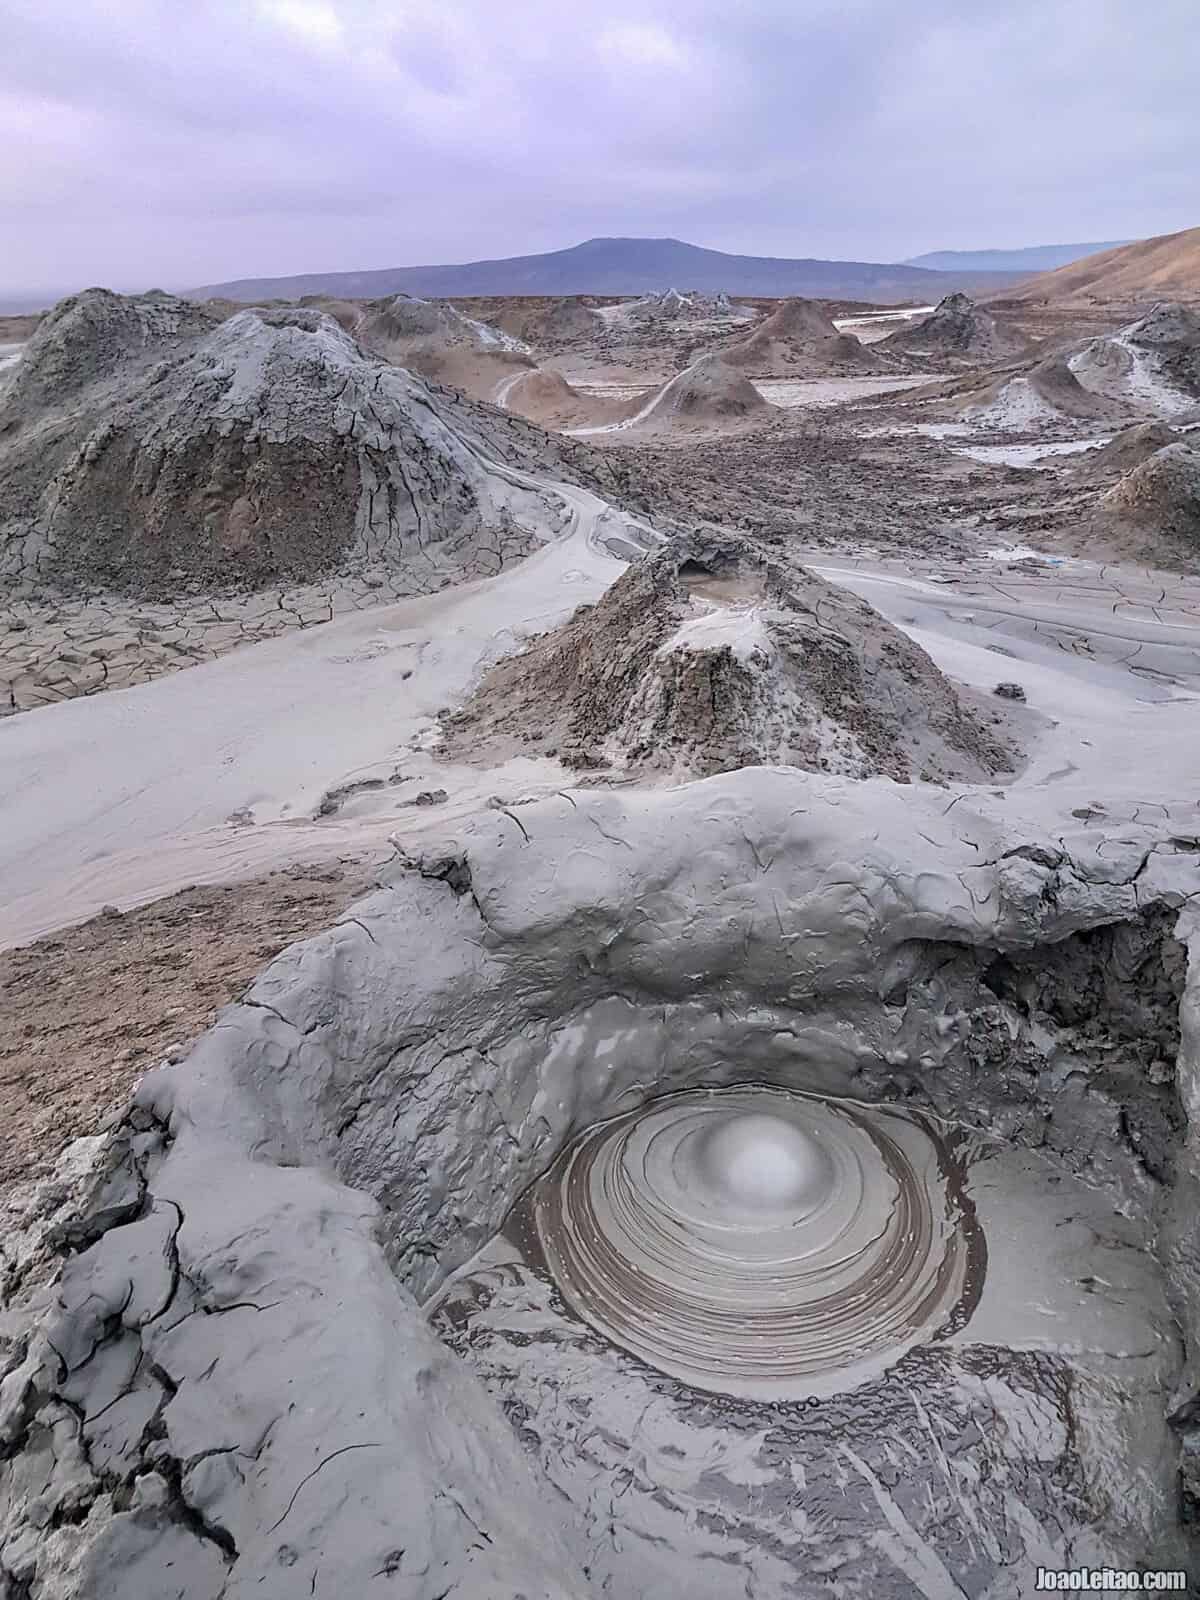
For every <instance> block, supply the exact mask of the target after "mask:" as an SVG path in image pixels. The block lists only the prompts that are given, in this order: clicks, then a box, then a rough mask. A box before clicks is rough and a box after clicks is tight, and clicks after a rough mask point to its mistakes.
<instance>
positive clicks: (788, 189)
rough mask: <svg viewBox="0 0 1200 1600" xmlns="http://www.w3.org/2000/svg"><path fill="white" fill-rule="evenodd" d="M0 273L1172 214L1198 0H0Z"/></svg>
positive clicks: (1020, 234) (401, 257) (867, 233)
mask: <svg viewBox="0 0 1200 1600" xmlns="http://www.w3.org/2000/svg"><path fill="white" fill-rule="evenodd" d="M4 12H5V16H4V21H3V24H2V32H3V47H2V48H0V137H2V138H3V149H4V152H5V155H4V160H3V162H2V164H0V298H3V297H5V296H9V297H11V296H13V295H17V294H20V293H21V292H23V291H24V292H29V293H35V292H37V291H41V290H43V289H55V290H58V289H65V288H71V287H77V286H79V285H81V284H84V283H92V282H104V283H111V284H113V285H115V286H117V287H147V286H150V285H152V284H160V285H162V286H165V287H187V286H188V285H191V284H196V283H201V282H206V281H208V282H211V281H214V280H216V279H220V278H226V277H234V276H242V275H263V274H268V273H285V272H301V271H326V270H336V269H351V268H361V267H381V266H394V265H404V264H412V263H424V262H437V261H455V260H469V259H474V258H477V257H482V256H496V255H513V254H523V253H525V252H527V251H535V250H543V249H555V248H559V247H561V246H563V245H567V244H572V243H575V242H577V241H578V240H579V239H582V238H587V237H590V236H592V235H595V234H655V235H662V234H673V235H677V236H681V237H684V238H688V239H691V240H693V241H694V242H696V243H698V244H705V245H711V246H713V247H715V248H718V249H731V250H741V251H745V252H748V253H761V254H775V255H798V256H804V255H813V256H835V257H843V258H857V259H865V260H896V259H901V258H903V257H905V256H907V255H911V254H914V253H917V252H919V251H922V250H927V249H935V248H954V247H961V248H978V247H984V246H989V245H1012V244H1025V243H1037V242H1056V241H1060V240H1074V239H1092V238H1101V239H1103V238H1119V237H1133V236H1141V235H1145V234H1150V233H1159V232H1165V231H1169V230H1171V229H1174V228H1182V227H1188V226H1192V225H1196V224H1200V186H1198V185H1197V181H1196V165H1195V153H1196V151H1197V149H1198V148H1200V96H1198V95H1197V94H1196V93H1195V85H1196V83H1197V82H1200V29H1198V28H1197V26H1196V12H1195V0H1156V3H1155V5H1154V6H1153V7H1151V8H1146V7H1145V5H1144V4H1143V3H1142V0H1006V3H1005V4H1004V5H991V6H984V5H980V4H977V3H975V0H923V4H922V5H921V6H919V7H912V8H909V7H898V6H896V5H895V4H894V0H743V4H741V5H730V4H728V0H722V3H719V4H718V3H717V0H641V3H630V4H627V5H624V6H622V4H621V0H613V3H612V4H605V5H600V4H596V3H595V0H574V3H572V4H564V3H562V0H553V3H552V0H512V3H511V4H507V5H497V4H495V0H188V3H187V4H182V5H181V4H179V0H4Z"/></svg>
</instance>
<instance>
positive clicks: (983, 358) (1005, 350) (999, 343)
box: [876, 294, 1028, 365]
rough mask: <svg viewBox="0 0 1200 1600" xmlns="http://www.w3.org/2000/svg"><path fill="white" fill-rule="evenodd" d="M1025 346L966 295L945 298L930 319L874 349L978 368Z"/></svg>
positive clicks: (890, 336)
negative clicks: (963, 363) (967, 363)
mask: <svg viewBox="0 0 1200 1600" xmlns="http://www.w3.org/2000/svg"><path fill="white" fill-rule="evenodd" d="M1027 342H1028V341H1027V340H1026V339H1025V338H1024V337H1022V335H1020V334H1019V333H1016V332H1014V331H1013V330H1011V329H1008V328H1006V327H1002V326H1001V324H1000V323H998V322H997V321H996V318H995V317H993V316H992V315H991V314H990V313H989V312H987V311H984V310H983V309H982V308H981V307H980V306H977V305H976V304H975V302H974V301H973V300H972V299H971V298H970V296H969V295H965V294H948V295H947V296H946V297H945V299H944V300H942V301H940V302H939V303H938V305H937V306H936V307H935V309H934V310H933V312H932V313H931V315H929V316H928V317H924V318H922V319H921V320H920V321H919V322H918V321H913V322H909V323H906V324H905V326H904V327H902V328H898V329H897V330H896V332H895V333H889V334H888V336H887V337H886V338H885V339H881V340H880V341H879V344H878V345H877V346H876V348H877V349H878V350H879V351H881V352H883V353H886V354H890V353H892V352H893V351H895V352H899V353H903V354H906V355H914V356H928V357H931V358H933V359H935V360H936V361H938V362H944V361H946V360H951V361H964V362H970V363H972V364H975V365H978V364H982V363H983V362H987V361H996V360H1000V359H1003V358H1004V357H1005V356H1012V355H1015V354H1017V353H1018V352H1020V351H1022V350H1024V349H1025V347H1026V345H1027Z"/></svg>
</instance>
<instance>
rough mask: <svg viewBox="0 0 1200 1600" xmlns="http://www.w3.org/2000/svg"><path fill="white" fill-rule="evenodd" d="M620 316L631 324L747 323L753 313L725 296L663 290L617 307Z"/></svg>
mask: <svg viewBox="0 0 1200 1600" xmlns="http://www.w3.org/2000/svg"><path fill="white" fill-rule="evenodd" d="M620 315H621V317H622V318H624V319H626V320H629V321H633V322H721V321H731V320H732V321H747V320H749V319H751V318H752V317H753V316H754V312H753V311H752V310H751V309H750V308H749V307H747V306H740V305H736V304H735V303H734V302H733V301H732V300H731V299H730V298H729V296H728V295H727V294H702V293H701V292H700V291H699V290H690V291H688V292H686V293H685V292H684V291H682V290H679V289H664V290H663V292H662V293H661V294H649V295H644V296H643V297H642V298H641V299H640V300H630V301H627V302H626V303H625V304H624V305H622V306H621V308H620Z"/></svg>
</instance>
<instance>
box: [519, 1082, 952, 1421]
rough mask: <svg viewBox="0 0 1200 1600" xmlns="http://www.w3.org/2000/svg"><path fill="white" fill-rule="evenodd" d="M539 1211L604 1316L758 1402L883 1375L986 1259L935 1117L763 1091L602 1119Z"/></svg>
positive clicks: (711, 1095)
mask: <svg viewBox="0 0 1200 1600" xmlns="http://www.w3.org/2000/svg"><path fill="white" fill-rule="evenodd" d="M533 1217H534V1221H535V1225H536V1229H537V1235H538V1240H539V1243H540V1245H541V1248H542V1251H543V1254H544V1256H545V1259H546V1264H547V1266H548V1268H549V1270H550V1272H551V1274H552V1275H553V1277H554V1279H555V1281H556V1283H557V1285H558V1287H559V1289H560V1290H561V1292H562V1294H563V1296H564V1297H565V1299H566V1300H567V1302H568V1303H569V1305H570V1306H571V1307H572V1309H573V1310H574V1311H575V1312H576V1313H577V1314H578V1315H579V1316H581V1317H582V1318H583V1319H584V1320H585V1321H586V1322H588V1323H590V1324H591V1326H592V1327H594V1328H595V1329H597V1330H598V1331H599V1332H601V1333H603V1334H604V1335H605V1336H606V1337H607V1338H609V1339H611V1340H612V1341H613V1342H614V1343H616V1344H618V1345H621V1346H622V1347H623V1348H624V1349H626V1350H629V1351H631V1352H632V1353H633V1354H634V1355H637V1356H639V1357H641V1358H642V1360H644V1361H647V1362H649V1363H650V1365H652V1366H654V1367H657V1368H659V1369H660V1370H661V1371H663V1372H666V1373H669V1374H671V1375H672V1376H673V1377H676V1378H680V1379H682V1380H683V1381H685V1382H687V1383H690V1384H694V1385H695V1386H696V1387H697V1388H702V1389H709V1390H715V1391H718V1392H721V1393H726V1394H731V1395H737V1396H740V1397H743V1398H747V1399H783V1398H790V1399H799V1398H804V1397H807V1396H811V1395H824V1394H830V1393H833V1392H836V1391H838V1390H843V1389H848V1388H853V1387H854V1386H855V1385H856V1384H858V1383H861V1382H863V1381H865V1380H866V1379H867V1378H869V1377H871V1376H873V1375H875V1374H877V1373H878V1372H880V1371H881V1370H883V1369H884V1368H886V1367H888V1366H890V1365H891V1364H892V1363H893V1362H895V1361H897V1360H899V1358H900V1357H901V1356H902V1355H903V1354H904V1352H905V1351H906V1350H908V1349H911V1348H912V1346H913V1345H915V1344H918V1343H920V1342H921V1341H923V1340H925V1339H928V1338H930V1337H932V1336H933V1335H934V1334H935V1333H936V1332H937V1331H938V1330H939V1329H941V1328H943V1327H944V1326H945V1325H946V1323H947V1322H948V1321H949V1320H950V1318H951V1316H952V1314H953V1313H954V1312H955V1310H956V1308H957V1307H959V1306H960V1303H961V1302H962V1301H963V1298H964V1290H965V1288H966V1285H967V1279H968V1268H969V1264H970V1263H971V1262H972V1247H973V1241H972V1237H971V1233H970V1230H969V1229H968V1228H967V1227H966V1226H964V1218H963V1216H962V1214H961V1212H960V1210H959V1206H958V1203H957V1201H956V1200H955V1198H954V1196H953V1195H952V1193H951V1192H950V1189H949V1188H948V1185H947V1178H946V1161H945V1155H944V1152H943V1151H941V1150H940V1148H939V1145H938V1143H937V1142H935V1136H934V1135H933V1134H932V1132H931V1130H929V1129H927V1128H926V1127H925V1126H924V1125H922V1124H921V1123H918V1122H917V1121H916V1120H915V1119H913V1118H912V1117H910V1116H908V1115H906V1114H905V1113H903V1112H901V1111H898V1110H893V1109H891V1108H888V1107H883V1106H868V1105H863V1104H860V1103H858V1102H856V1101H845V1100H828V1099H824V1098H822V1097H820V1096H817V1095H806V1094H796V1093H789V1092H786V1091H784V1090H779V1089H770V1088H764V1087H747V1088H736V1089H721V1090H711V1091H710V1090H699V1091H689V1092H687V1093H684V1094H677V1095H672V1096H670V1097H668V1098H666V1099H663V1100H658V1101H655V1102H653V1103H652V1104H651V1105H649V1106H646V1107H642V1108H641V1109H640V1110H638V1111H636V1112H632V1113H630V1114H628V1115H626V1116H621V1117H617V1118H615V1119H613V1120H612V1121H610V1122H605V1123H601V1124H599V1125H598V1126H597V1127H595V1128H592V1129H590V1130H588V1132H586V1133H585V1134H583V1135H582V1137H581V1138H579V1139H578V1140H577V1141H576V1142H575V1143H574V1144H573V1145H572V1146H571V1147H570V1148H569V1149H568V1150H567V1151H565V1152H564V1154H563V1155H562V1156H561V1157H560V1158H559V1160H558V1161H557V1162H556V1163H555V1165H554V1166H553V1167H552V1168H551V1170H550V1171H549V1172H548V1173H547V1174H546V1176H545V1178H543V1179H542V1181H541V1183H540V1184H539V1185H538V1187H537V1189H536V1191H535V1193H534V1196H533ZM977 1270H978V1263H977V1261H976V1263H975V1265H974V1266H973V1267H972V1276H975V1275H976V1273H977Z"/></svg>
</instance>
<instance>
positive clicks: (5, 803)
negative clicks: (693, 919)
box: [0, 485, 650, 948]
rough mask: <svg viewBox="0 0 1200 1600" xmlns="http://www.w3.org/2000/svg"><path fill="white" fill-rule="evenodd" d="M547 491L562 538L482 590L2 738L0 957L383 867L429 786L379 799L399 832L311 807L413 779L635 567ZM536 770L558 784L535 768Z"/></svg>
mask: <svg viewBox="0 0 1200 1600" xmlns="http://www.w3.org/2000/svg"><path fill="white" fill-rule="evenodd" d="M557 487H558V492H560V493H561V494H562V495H563V497H564V498H565V499H566V500H567V501H568V503H569V504H570V506H571V509H572V512H573V516H574V524H573V527H572V529H571V531H570V532H569V533H568V534H567V535H566V536H565V537H564V538H561V539H559V540H557V541H555V542H553V543H551V544H548V545H546V546H544V547H543V548H542V549H541V550H539V551H537V552H536V553H535V554H533V555H532V556H530V557H529V558H528V559H527V560H526V561H525V562H523V563H521V564H520V565H519V566H518V567H515V568H513V569H510V570H509V571H508V572H506V573H503V574H501V575H500V576H499V577H498V578H496V579H491V580H486V581H481V582H476V583H473V584H466V585H463V586H461V587H459V588H454V589H447V590H444V591H442V592H441V593H439V594H437V595H434V596H429V597H421V598H418V599H413V600H406V601H401V602H399V603H398V604H396V605H393V606H386V607H382V608H380V609H379V610H377V611H371V612H369V613H363V614H361V615H355V616H351V617H348V618H345V619H344V620H341V621H336V622H332V623H329V624H327V625H326V626H324V627H321V628H317V629H312V630H310V631H307V632H305V633H301V634H291V635H287V636H284V637H282V638H278V639H274V640H271V641H268V642H267V643H265V644H262V645H254V646H250V647H247V648H246V649H243V650H237V651H234V652H233V653H232V654H231V655H228V656H224V657H222V658H221V659H220V660H218V661H213V662H209V663H205V664H204V665H202V666H198V667H196V668H193V669H192V670H190V671H187V672H182V673H178V674H175V675H173V676H171V677H168V678H162V679H159V680H157V681H156V682H153V683H148V684H143V685H139V686H138V687H136V688H133V689H129V690H123V691H116V692H112V693H109V694H106V695H101V696H98V697H96V698H94V699H82V700H73V701H68V702H65V703H63V704H61V705H56V706H51V707H47V708H45V709H43V710H39V711H32V712H28V713H26V714H24V715H22V716H20V717H12V718H9V719H7V720H5V721H4V722H3V724H0V813H2V814H3V816H4V830H3V838H2V839H0V906H2V909H0V948H3V947H4V946H5V945H10V944H15V943H20V942H23V941H26V940H29V939H33V938H36V937H37V936H38V935H39V934H42V933H45V932H47V931H48V930H50V929H52V928H55V927H60V926H62V925H63V924H64V923H66V922H71V921H80V920H82V919H84V918H87V917H89V916H92V915H94V914H95V913H96V912H97V911H98V910H99V909H100V908H101V907H102V906H103V905H105V904H109V903H113V904H117V905H119V906H121V907H122V908H125V907H127V906H129V905H133V904H137V903H140V902H144V901H146V900H148V899H151V898H153V897H154V896H156V895H161V894H166V893H170V892H171V891H172V890H175V889H178V888H180V887H182V886H184V885H186V884H190V883H196V882H216V881H220V880H222V879H225V878H228V877H231V876H233V877H249V876H253V875H255V874H256V873H259V872H261V871H263V870H264V869H266V868H267V867H272V866H278V865H281V864H282V863H283V862H285V861H289V860H308V861H312V860H315V859H329V858H330V857H333V856H337V855H346V854H354V853H356V852H357V851H361V850H364V849H365V850H367V851H368V852H375V853H379V852H384V853H386V851H387V842H386V841H387V835H388V834H389V832H391V831H393V830H394V829H395V827H396V825H397V821H398V820H400V821H403V820H404V819H405V818H406V817H408V818H414V819H415V818H421V819H424V818H425V817H426V816H427V815H428V813H427V812H425V811H424V810H422V809H418V808H414V810H412V811H408V810H406V809H405V808H404V801H405V800H407V799H409V798H410V797H411V798H413V799H415V797H416V794H417V793H420V792H421V790H422V789H427V790H437V789H440V788H445V787H446V786H447V781H446V779H445V776H444V775H443V777H442V778H440V779H439V781H438V782H437V783H434V782H432V781H430V782H429V783H420V782H414V783H413V784H410V785H409V786H408V787H407V788H403V789H397V791H396V806H397V809H398V816H397V815H393V816H392V817H391V818H386V817H385V818H380V817H374V818H371V819H369V820H368V821H366V822H365V823H364V824H363V825H362V826H361V827H360V826H357V825H356V824H354V823H353V822H347V821H346V820H345V818H344V816H343V815H339V816H337V817H334V818H332V819H331V820H321V821H313V820H312V819H313V816H314V813H315V811H316V810H317V808H318V807H319V806H320V804H321V801H322V799H323V797H324V796H325V795H326V793H327V792H328V791H329V790H330V789H333V788H336V787H337V786H339V785H342V784H345V783H346V782H347V781H352V780H353V779H356V778H360V777H363V776H367V775H369V774H372V773H375V771H376V769H378V768H380V767H381V766H382V767H383V771H384V772H385V773H387V774H388V775H391V773H392V772H393V771H394V768H395V766H396V764H397V763H399V762H405V763H406V765H405V768H404V771H405V773H406V774H407V773H409V772H411V773H412V774H413V775H414V779H416V778H422V777H424V776H425V775H426V774H427V773H428V772H429V770H430V769H429V764H428V760H427V758H421V759H418V760H416V761H415V762H414V761H413V760H412V753H413V751H414V748H415V749H417V750H418V751H419V749H420V741H421V737H422V735H426V736H427V735H428V734H429V733H430V732H431V731H432V729H433V727H434V719H435V718H436V716H437V714H438V713H439V712H440V711H441V710H442V709H444V708H445V707H446V706H447V705H449V704H452V703H454V702H455V701H456V700H457V699H460V698H461V697H462V696H463V695H464V694H465V693H466V692H467V690H468V688H469V687H470V685H471V683H472V681H473V679H474V677H475V676H476V674H477V673H478V672H479V671H480V670H481V669H482V668H483V667H484V666H485V665H488V664H490V662H491V661H492V660H494V659H495V658H496V657H497V656H498V655H500V654H503V653H506V652H508V651H511V650H513V649H514V648H516V647H517V646H518V645H519V643H520V642H521V640H522V639H523V638H524V637H526V636H527V635H528V634H530V633H535V632H541V631H544V630H545V629H547V628H550V627H553V626H554V625H555V624H556V623H558V622H560V621H562V620H563V618H564V617H566V616H567V615H569V614H570V612H571V611H573V610H574V609H575V607H576V606H577V605H580V604H581V603H583V602H584V601H591V600H595V599H596V598H598V596H599V595H600V594H601V593H603V591H604V590H605V589H606V588H607V587H608V585H609V583H611V581H612V580H613V579H614V578H615V577H616V576H617V575H618V574H619V573H620V572H621V571H622V570H623V566H624V562H623V561H622V560H621V559H620V556H621V555H624V556H632V555H634V554H636V553H637V550H636V547H635V546H634V545H633V544H632V543H631V540H630V535H631V532H632V534H633V536H634V537H636V536H637V531H636V529H632V528H631V525H630V524H629V523H627V522H626V520H625V519H624V518H621V517H617V516H614V515H613V514H612V513H610V512H609V511H608V508H607V507H605V506H604V505H603V503H602V502H601V501H599V500H598V499H596V498H595V497H594V496H593V495H591V494H589V493H588V492H587V491H585V490H581V489H576V488H573V487H571V486H569V485H559V486H557ZM646 537H647V538H649V537H650V536H649V535H648V533H647V535H646ZM606 541H608V542H607V543H606ZM610 547H611V548H610ZM614 552H619V554H618V553H614ZM539 770H540V771H541V773H542V778H543V782H544V783H545V784H548V785H549V786H550V787H554V786H556V784H557V783H559V782H561V775H560V774H559V770H558V768H557V767H556V766H554V765H553V764H550V763H545V764H544V765H543V766H542V767H541V768H540V769H539ZM528 775H529V774H527V773H524V772H523V773H522V776H523V777H526V776H528ZM464 781H465V782H466V784H467V787H466V789H465V791H464V790H462V788H461V785H460V786H459V789H460V792H459V793H457V794H456V795H451V796H450V798H451V800H452V801H453V800H456V799H457V801H458V802H459V804H460V805H461V804H463V803H466V805H467V808H468V809H473V808H475V807H477V806H478V805H480V804H482V803H483V801H484V800H485V799H486V793H483V792H481V784H482V780H481V779H480V775H479V774H478V773H472V774H470V775H469V777H468V778H467V779H466V780H464ZM493 781H495V779H493ZM451 782H452V780H451ZM452 786H453V782H452ZM485 787H486V786H485ZM489 792H490V791H489Z"/></svg>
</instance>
